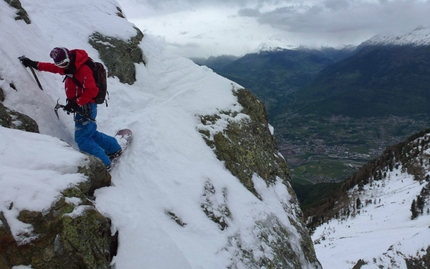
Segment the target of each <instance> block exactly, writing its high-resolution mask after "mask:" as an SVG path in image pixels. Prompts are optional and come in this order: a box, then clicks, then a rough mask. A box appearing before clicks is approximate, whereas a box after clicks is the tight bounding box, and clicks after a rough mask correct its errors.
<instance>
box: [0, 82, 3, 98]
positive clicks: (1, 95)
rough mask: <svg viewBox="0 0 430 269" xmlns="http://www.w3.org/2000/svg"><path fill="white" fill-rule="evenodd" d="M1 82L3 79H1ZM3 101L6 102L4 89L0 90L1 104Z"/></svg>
mask: <svg viewBox="0 0 430 269" xmlns="http://www.w3.org/2000/svg"><path fill="white" fill-rule="evenodd" d="M0 80H2V79H1V78H0ZM3 101H4V92H3V89H2V88H0V102H3Z"/></svg>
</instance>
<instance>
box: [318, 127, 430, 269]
mask: <svg viewBox="0 0 430 269" xmlns="http://www.w3.org/2000/svg"><path fill="white" fill-rule="evenodd" d="M429 141H430V135H429V130H427V131H426V132H423V133H421V134H418V135H416V136H414V137H411V139H409V140H408V141H406V142H405V143H400V144H398V145H395V146H392V147H389V148H387V150H386V151H385V152H384V153H383V156H381V157H380V158H379V159H376V160H375V161H373V162H372V163H370V164H367V165H366V166H364V167H363V168H362V169H361V170H359V171H358V172H357V173H356V175H355V176H354V177H352V178H351V179H350V180H349V182H347V184H351V183H352V184H354V183H353V182H354V181H358V182H355V184H356V185H355V186H354V187H353V188H351V189H350V190H349V191H348V192H347V195H346V196H345V197H343V198H341V199H339V200H338V202H337V205H335V208H336V209H333V210H334V212H331V213H335V215H336V217H335V218H332V219H330V220H328V221H326V222H325V223H323V224H322V225H320V226H318V227H317V228H316V230H315V232H314V234H313V236H312V238H313V240H314V243H315V249H316V251H317V255H318V258H319V260H320V261H321V263H322V265H323V268H362V269H367V268H375V269H376V268H387V269H388V268H404V269H406V268H428V266H430V263H429V260H428V256H429V254H430V229H429V223H430V214H429V210H430V205H429V194H430V183H429V182H430V181H429V178H430V166H429V160H430V158H429V157H430V147H429ZM360 174H361V175H364V176H360ZM369 175H370V176H369ZM354 266H357V267H354Z"/></svg>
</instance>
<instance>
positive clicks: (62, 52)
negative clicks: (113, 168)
mask: <svg viewBox="0 0 430 269" xmlns="http://www.w3.org/2000/svg"><path fill="white" fill-rule="evenodd" d="M50 56H51V58H52V59H53V60H54V63H55V64H53V63H47V62H36V61H32V60H30V59H29V58H25V57H24V58H21V59H20V60H21V63H22V64H23V65H24V66H25V67H28V66H31V67H33V68H34V69H37V70H40V71H47V72H51V73H56V74H60V75H65V76H66V77H65V79H64V82H65V83H64V86H65V90H66V97H67V104H66V105H65V106H64V108H63V109H64V110H65V111H67V112H70V113H73V114H74V120H75V141H76V143H77V144H78V147H79V149H80V150H81V151H83V152H86V153H89V154H91V155H94V156H96V157H98V158H100V159H101V160H102V161H103V163H104V164H105V165H106V168H107V169H108V170H110V165H111V161H110V160H111V158H113V157H115V156H118V155H120V154H121V146H120V145H119V144H118V141H117V140H116V139H115V138H114V137H112V136H108V135H106V134H104V133H102V132H99V131H97V124H96V122H95V119H96V116H97V104H96V103H95V97H96V96H97V93H98V91H99V89H98V88H97V86H96V83H95V80H94V77H93V71H92V70H91V68H90V67H89V66H88V65H86V64H85V62H86V61H87V60H88V54H87V52H86V51H84V50H80V49H74V50H70V51H69V50H68V49H66V48H58V47H57V48H54V49H53V50H52V51H51V53H50ZM72 77H74V78H75V79H76V80H77V81H78V82H80V84H81V85H76V83H75V82H74V80H73V79H72Z"/></svg>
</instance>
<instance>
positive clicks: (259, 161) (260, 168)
mask: <svg viewBox="0 0 430 269" xmlns="http://www.w3.org/2000/svg"><path fill="white" fill-rule="evenodd" d="M234 94H235V95H236V96H237V98H238V102H239V103H240V104H241V105H242V107H243V111H242V113H243V114H246V115H248V116H249V119H242V120H239V121H231V122H230V123H229V124H228V126H227V127H226V128H225V129H224V131H223V132H222V133H221V132H219V133H217V134H215V135H214V137H213V139H212V138H211V137H210V135H209V133H208V132H207V131H206V130H204V129H202V130H200V132H201V133H202V134H203V137H204V138H205V141H206V143H207V144H208V145H209V146H210V147H212V148H213V149H214V150H215V153H216V155H217V157H218V159H220V160H222V161H224V162H225V166H226V168H227V169H228V170H230V171H231V173H232V174H233V175H235V176H236V177H237V178H239V179H240V181H241V182H242V184H243V185H245V187H246V188H247V189H248V190H250V191H251V192H252V193H254V194H255V195H256V196H257V197H258V194H257V192H256V191H255V189H254V186H253V183H252V175H253V174H254V173H256V174H257V175H259V176H260V177H261V178H263V179H264V180H265V181H266V182H267V184H269V183H274V182H275V181H276V177H280V178H282V179H284V180H286V181H289V180H290V174H289V172H288V166H287V163H286V162H285V159H284V158H283V157H282V156H281V155H280V154H279V151H278V148H277V147H278V146H277V143H276V140H275V137H274V136H273V135H272V134H271V132H270V130H269V123H268V120H267V114H266V108H265V106H264V104H263V103H262V102H260V101H259V100H258V99H257V98H256V97H255V96H254V95H253V94H252V93H251V92H250V91H248V90H245V89H240V90H238V91H236V92H234ZM222 113H224V114H226V115H229V116H230V117H231V118H234V117H236V116H237V115H234V113H232V112H230V111H223V112H222ZM219 119H220V116H219V115H209V116H202V117H201V121H202V123H203V124H204V125H211V124H212V123H214V122H216V121H217V120H219Z"/></svg>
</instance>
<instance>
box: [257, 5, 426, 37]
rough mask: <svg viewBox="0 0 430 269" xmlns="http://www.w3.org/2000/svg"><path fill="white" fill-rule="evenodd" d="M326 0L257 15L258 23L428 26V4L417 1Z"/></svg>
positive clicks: (300, 28) (304, 27) (339, 28)
mask: <svg viewBox="0 0 430 269" xmlns="http://www.w3.org/2000/svg"><path fill="white" fill-rule="evenodd" d="M353 2H354V4H351V3H350V2H348V1H339V0H327V1H325V2H322V3H321V4H319V5H314V6H304V5H302V6H290V7H283V8H278V9H275V10H273V11H271V12H266V13H262V14H260V16H259V17H258V22H259V23H261V24H269V25H271V26H272V27H274V28H277V29H281V30H285V31H288V32H304V33H322V32H324V33H339V32H347V31H348V32H349V31H351V30H353V31H360V30H362V31H364V30H366V31H369V32H371V31H373V32H375V33H376V32H381V31H386V30H387V29H393V28H398V30H400V31H409V30H411V29H413V28H415V27H416V26H418V25H425V26H429V25H430V17H429V16H428V15H424V14H430V3H429V2H428V1H426V2H422V1H419V0H410V1H402V0H395V1H388V2H387V1H385V0H380V1H379V2H376V3H375V2H373V3H370V2H360V1H357V0H355V1H353Z"/></svg>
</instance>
